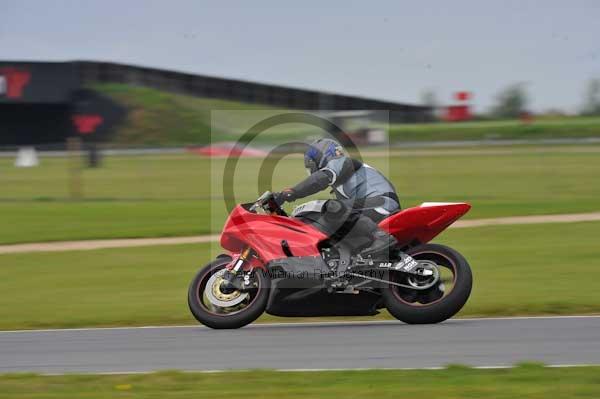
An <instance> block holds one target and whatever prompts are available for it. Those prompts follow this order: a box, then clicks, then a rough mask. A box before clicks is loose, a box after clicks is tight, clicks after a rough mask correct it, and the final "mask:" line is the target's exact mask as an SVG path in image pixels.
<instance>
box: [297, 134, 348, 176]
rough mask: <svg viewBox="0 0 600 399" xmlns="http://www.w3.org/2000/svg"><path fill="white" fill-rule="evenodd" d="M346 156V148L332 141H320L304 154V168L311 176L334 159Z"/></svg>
mask: <svg viewBox="0 0 600 399" xmlns="http://www.w3.org/2000/svg"><path fill="white" fill-rule="evenodd" d="M342 155H344V147H342V145H341V144H340V143H338V142H337V141H335V140H332V139H318V140H316V141H313V142H312V143H310V144H309V146H308V149H307V150H306V152H305V153H304V167H305V168H306V170H307V171H308V173H309V174H313V173H315V172H316V171H318V170H320V169H322V168H324V167H325V165H327V163H328V162H329V161H331V160H332V159H333V158H337V157H340V156H342Z"/></svg>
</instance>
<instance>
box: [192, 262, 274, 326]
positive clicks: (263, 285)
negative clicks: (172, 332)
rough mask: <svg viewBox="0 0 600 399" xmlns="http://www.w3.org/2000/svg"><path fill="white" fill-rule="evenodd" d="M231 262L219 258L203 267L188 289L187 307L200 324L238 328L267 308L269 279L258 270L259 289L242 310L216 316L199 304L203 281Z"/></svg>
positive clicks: (256, 275) (248, 322)
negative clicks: (199, 293)
mask: <svg viewBox="0 0 600 399" xmlns="http://www.w3.org/2000/svg"><path fill="white" fill-rule="evenodd" d="M230 262H231V258H230V257H229V256H219V257H218V258H217V259H215V260H214V261H212V262H211V263H209V264H208V265H206V266H204V267H203V268H202V269H200V271H199V272H198V273H197V274H196V276H195V277H194V279H193V280H192V282H191V284H190V287H189V289H188V306H189V308H190V311H191V312H192V314H193V315H194V317H195V318H196V320H198V321H199V322H200V323H202V324H204V325H205V326H207V327H210V328H215V329H232V328H240V327H243V326H245V325H246V324H250V323H252V322H253V321H254V320H256V319H257V318H258V317H259V316H260V315H261V314H263V312H264V311H265V308H266V307H267V301H268V300H269V287H270V278H269V276H268V275H267V274H266V273H264V272H263V271H262V270H260V269H256V270H255V277H256V279H257V281H258V285H259V288H258V290H257V293H256V295H255V296H254V297H253V299H252V300H251V303H250V304H248V306H246V307H245V308H244V309H242V310H240V311H239V312H236V313H232V314H217V313H213V312H210V311H209V310H208V309H206V307H205V306H204V305H203V304H202V303H201V301H200V298H199V295H198V292H199V290H200V289H201V288H202V284H203V281H205V280H206V279H207V278H209V277H210V276H211V275H213V274H214V273H215V272H217V271H218V270H221V269H223V268H224V267H225V266H227V265H228V264H229V263H230Z"/></svg>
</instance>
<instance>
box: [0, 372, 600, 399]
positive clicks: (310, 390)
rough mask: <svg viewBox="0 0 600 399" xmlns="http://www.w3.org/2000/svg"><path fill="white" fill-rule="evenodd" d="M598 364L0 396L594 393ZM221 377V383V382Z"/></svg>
mask: <svg viewBox="0 0 600 399" xmlns="http://www.w3.org/2000/svg"><path fill="white" fill-rule="evenodd" d="M599 375H600V367H593V366H588V367H574V368H546V367H543V366H541V365H538V364H521V365H518V366H517V367H515V368H510V369H487V370H481V369H472V368H468V367H463V366H450V367H448V368H445V369H442V370H364V371H320V372H277V371H268V370H252V371H246V372H227V373H217V374H206V373H183V372H177V371H164V372H158V373H152V374H141V375H62V376H40V375H35V374H8V375H0V392H1V396H2V397H3V398H6V399H9V398H22V397H35V398H48V399H51V398H61V399H62V398H65V397H71V396H73V395H76V397H85V398H90V399H93V398H114V397H127V398H147V397H157V398H158V397H160V398H189V397H192V396H194V397H205V398H231V397H242V396H248V397H260V398H307V397H310V398H335V397H339V398H342V397H343V398H364V397H377V398H398V397H415V396H417V395H418V396H419V397H421V396H423V397H427V398H444V399H453V398H497V399H501V398H554V399H561V398H597V397H599V396H600V378H598V376H599ZM224 382H225V383H224Z"/></svg>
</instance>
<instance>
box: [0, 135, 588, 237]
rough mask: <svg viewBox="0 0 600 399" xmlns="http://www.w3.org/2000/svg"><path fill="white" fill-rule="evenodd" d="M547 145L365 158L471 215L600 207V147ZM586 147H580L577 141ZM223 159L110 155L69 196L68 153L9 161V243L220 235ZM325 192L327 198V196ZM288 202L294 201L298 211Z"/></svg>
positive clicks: (3, 203) (288, 176)
mask: <svg viewBox="0 0 600 399" xmlns="http://www.w3.org/2000/svg"><path fill="white" fill-rule="evenodd" d="M564 148H565V147H545V148H544V149H543V151H535V152H534V151H532V152H530V153H523V152H515V153H510V152H508V153H507V152H501V153H480V152H478V151H477V150H474V151H471V152H469V151H467V152H466V154H464V153H463V154H460V155H458V154H456V153H447V152H444V151H430V152H429V151H428V152H427V153H426V155H418V156H411V155H410V154H411V152H410V151H408V152H406V155H401V156H393V157H391V158H389V160H388V159H384V158H377V157H369V156H367V157H365V160H366V161H367V162H368V163H369V164H370V165H372V166H374V167H377V168H380V169H381V170H382V171H384V172H385V173H386V174H387V175H389V176H390V178H391V180H392V181H393V183H394V185H395V186H396V189H397V191H398V193H399V196H400V198H401V200H402V205H403V206H404V207H408V206H415V205H417V204H419V203H421V202H424V201H468V202H470V203H471V204H472V205H473V209H472V210H471V212H469V213H468V214H467V215H466V217H467V218H481V217H501V216H513V215H530V214H556V213H575V212H591V211H598V210H600V208H599V204H598V198H599V197H600V185H598V184H597V176H598V175H600V156H598V153H593V152H590V153H587V152H584V151H585V148H581V152H572V153H571V152H560V150H561V149H564ZM568 149H569V150H575V151H577V148H568ZM261 166H263V161H262V160H260V159H242V160H240V163H239V166H238V168H237V170H236V179H235V195H236V201H238V202H241V201H251V200H253V199H255V198H256V197H257V196H258V191H259V188H258V183H257V182H258V173H259V170H260V169H261ZM224 167H225V161H224V160H222V159H221V160H219V159H215V160H212V161H211V160H207V159H203V158H200V157H196V156H192V155H152V156H115V157H108V158H107V159H106V160H105V164H104V165H103V167H102V168H99V169H89V170H84V171H83V174H82V181H83V192H84V198H83V199H82V200H77V201H72V200H69V199H68V198H69V192H68V189H69V174H68V170H69V169H68V160H67V159H64V158H45V159H42V165H41V166H40V167H38V168H29V169H17V168H14V167H13V166H12V160H9V159H6V158H0V171H1V172H2V173H0V215H1V219H0V221H1V223H0V244H8V243H18V242H38V241H57V240H78V239H94V238H126V237H159V236H177V235H194V234H205V233H210V232H219V231H220V229H221V227H222V225H223V221H224V220H225V217H226V214H227V212H226V211H225V209H224V207H223V206H222V204H223V184H222V181H223V180H222V173H223V169H224ZM274 169H275V173H274V176H273V179H272V185H271V187H273V188H274V189H276V190H277V189H281V188H283V187H290V186H293V185H294V184H295V183H297V182H298V181H300V180H301V179H302V178H304V177H305V176H306V174H305V171H304V168H303V165H302V160H301V159H290V158H284V159H283V160H281V161H280V162H279V163H277V165H276V167H275V168H274ZM327 196H328V195H327V194H326V193H322V194H321V197H322V198H324V197H327ZM291 207H292V206H291V205H288V208H291Z"/></svg>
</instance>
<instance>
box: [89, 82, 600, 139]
mask: <svg viewBox="0 0 600 399" xmlns="http://www.w3.org/2000/svg"><path fill="white" fill-rule="evenodd" d="M93 88H94V89H95V90H97V91H99V92H100V93H103V94H105V95H107V96H109V97H111V98H112V99H114V100H115V101H117V102H118V103H119V104H122V105H124V106H125V107H127V109H128V110H129V113H128V115H127V118H126V120H125V122H124V123H123V124H122V125H121V126H119V127H118V128H117V131H116V134H115V135H114V137H113V139H112V141H113V142H114V143H119V144H125V145H186V144H201V143H208V142H209V141H210V134H211V126H212V127H213V134H218V135H219V138H220V139H221V140H234V139H237V138H238V137H239V136H240V134H241V133H242V132H244V131H246V129H248V128H249V127H250V126H251V125H252V124H254V123H255V122H258V121H259V120H260V119H261V115H262V118H265V117H266V116H269V115H273V112H287V110H285V109H280V110H273V109H271V108H269V107H268V106H265V105H259V104H249V103H242V102H236V101H226V100H218V99H210V98H198V97H192V96H186V95H180V94H173V93H169V92H164V91H160V90H156V89H150V88H146V87H135V86H128V85H123V84H98V85H95V86H93ZM211 111H220V112H221V113H220V114H216V115H215V114H213V115H212V117H213V118H212V119H211ZM222 111H225V112H222ZM247 111H252V112H247ZM261 113H262V114H261ZM314 130H315V129H314V128H307V126H303V125H287V126H283V125H282V126H278V127H275V128H272V129H269V130H268V131H267V132H266V133H265V134H264V135H261V136H259V138H258V141H262V142H267V143H281V142H282V140H302V139H305V137H306V135H307V134H315V131H314ZM389 133H390V140H391V141H392V142H406V141H439V140H450V141H453V140H482V139H548V138H578V137H599V136H600V118H599V117H557V118H541V119H536V120H534V121H533V122H532V123H527V124H524V123H522V122H520V121H518V120H500V121H472V122H462V123H443V122H439V123H422V124H393V125H391V126H389Z"/></svg>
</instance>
